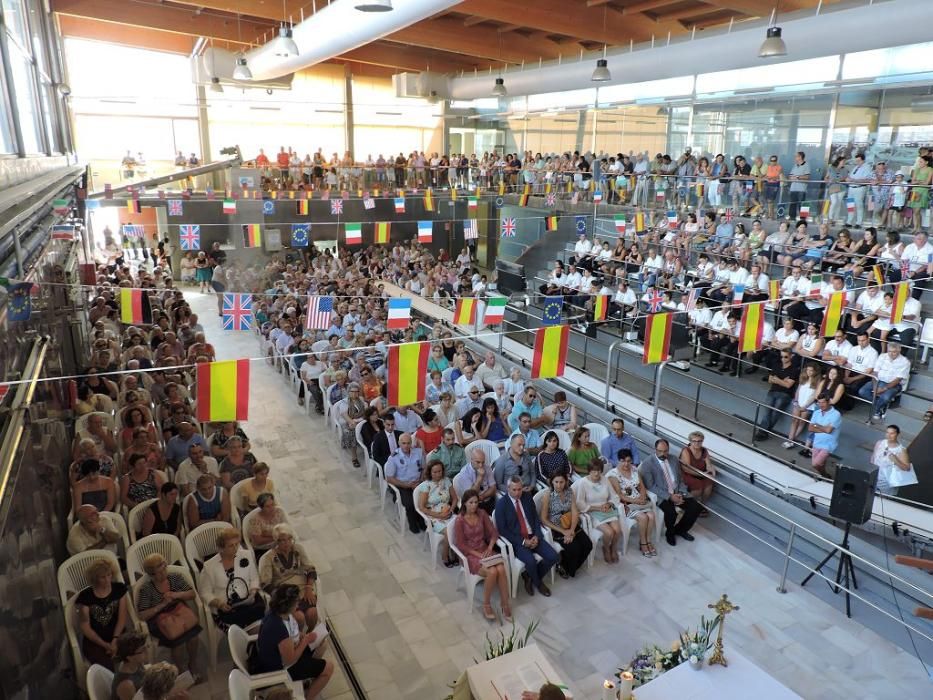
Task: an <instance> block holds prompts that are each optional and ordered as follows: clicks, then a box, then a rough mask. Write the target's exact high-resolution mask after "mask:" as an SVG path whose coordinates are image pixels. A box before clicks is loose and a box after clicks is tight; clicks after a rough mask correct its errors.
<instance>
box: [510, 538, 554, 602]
mask: <svg viewBox="0 0 933 700" xmlns="http://www.w3.org/2000/svg"><path fill="white" fill-rule="evenodd" d="M499 551H500V552H501V553H502V558H503V559H505V560H506V561H508V566H507V567H506V573H508V575H509V587H510V588H511V590H512V597H513V598H516V597H517V596H518V582H519V581H520V580H521V575H522V572H524V571H525V563H524V562H522V561H521V560H519V559H517V558H516V557H515V550H513V549H512V543H511V542H509V541H508V540H507V539H505V538H504V537H500V538H499ZM534 557H535V561H540V560H541V556H540V555H538V554H535V555H534ZM551 583H552V584H553V583H554V568H553V567H552V568H551Z"/></svg>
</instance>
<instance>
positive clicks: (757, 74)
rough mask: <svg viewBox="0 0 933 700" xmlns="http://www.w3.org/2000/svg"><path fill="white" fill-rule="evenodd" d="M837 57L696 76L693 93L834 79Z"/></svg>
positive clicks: (706, 94)
mask: <svg viewBox="0 0 933 700" xmlns="http://www.w3.org/2000/svg"><path fill="white" fill-rule="evenodd" d="M838 73H839V56H823V57H822V58H810V59H807V60H804V61H790V62H788V63H775V64H773V65H767V66H755V67H753V68H739V69H737V70H724V71H717V72H715V73H701V74H699V75H698V76H697V84H696V91H697V96H709V95H721V96H726V95H733V94H735V91H736V90H749V89H752V88H766V87H778V86H784V85H802V84H811V83H817V82H824V81H828V80H835V79H836V76H837V75H838Z"/></svg>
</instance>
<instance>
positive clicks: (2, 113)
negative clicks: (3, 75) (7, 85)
mask: <svg viewBox="0 0 933 700" xmlns="http://www.w3.org/2000/svg"><path fill="white" fill-rule="evenodd" d="M8 112H9V110H7V108H6V100H5V99H4V98H3V95H2V84H0V153H16V144H15V143H14V142H13V127H12V126H11V125H10V115H9V114H8Z"/></svg>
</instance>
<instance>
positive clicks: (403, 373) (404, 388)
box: [386, 343, 431, 406]
mask: <svg viewBox="0 0 933 700" xmlns="http://www.w3.org/2000/svg"><path fill="white" fill-rule="evenodd" d="M430 353H431V344H430V343H402V344H401V345H390V346H389V356H388V358H387V360H386V371H387V373H388V386H387V390H388V395H387V397H386V399H387V400H388V402H389V404H390V405H391V406H408V405H410V404H413V403H418V402H419V401H423V400H424V395H425V390H426V389H427V386H426V385H425V375H426V374H427V372H428V356H429V355H430Z"/></svg>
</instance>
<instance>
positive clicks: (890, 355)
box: [858, 342, 910, 420]
mask: <svg viewBox="0 0 933 700" xmlns="http://www.w3.org/2000/svg"><path fill="white" fill-rule="evenodd" d="M871 375H872V377H873V378H874V379H875V380H876V382H877V383H876V382H871V381H869V382H866V383H864V384H862V386H861V387H860V388H859V390H858V395H859V396H860V397H862V398H863V399H865V400H866V401H871V402H872V419H873V420H881V419H882V418H884V414H885V413H887V411H888V406H889V405H890V403H891V402H892V401H893V400H894V398H895V397H896V396H897V395H898V394H900V393H901V392H902V391H903V390H904V387H905V386H907V380H908V379H910V360H908V359H907V358H906V357H904V356H903V355H902V354H901V345H900V343H893V342H892V343H888V351H887V352H886V353H884V354H882V355H879V356H878V359H877V360H875V366H874V368H872V371H871Z"/></svg>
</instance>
